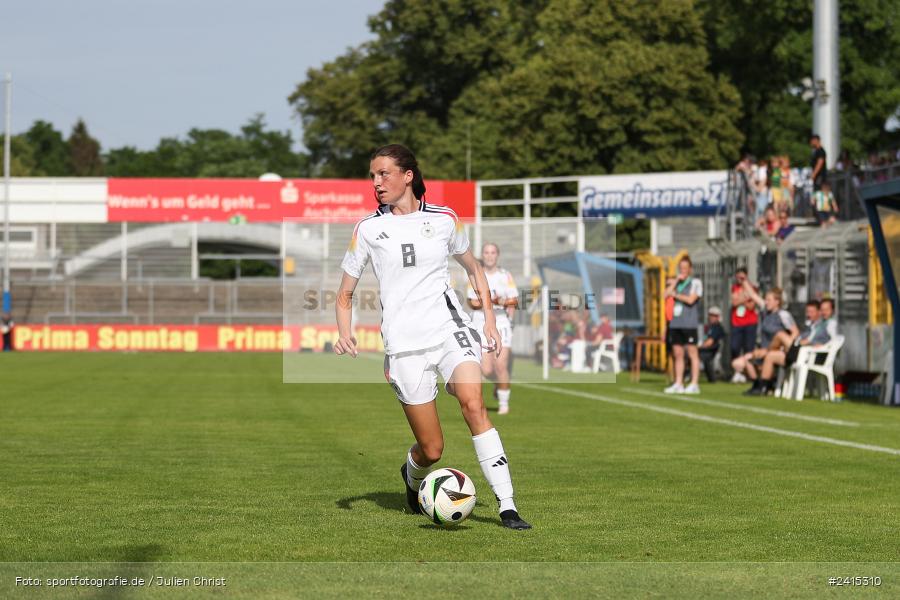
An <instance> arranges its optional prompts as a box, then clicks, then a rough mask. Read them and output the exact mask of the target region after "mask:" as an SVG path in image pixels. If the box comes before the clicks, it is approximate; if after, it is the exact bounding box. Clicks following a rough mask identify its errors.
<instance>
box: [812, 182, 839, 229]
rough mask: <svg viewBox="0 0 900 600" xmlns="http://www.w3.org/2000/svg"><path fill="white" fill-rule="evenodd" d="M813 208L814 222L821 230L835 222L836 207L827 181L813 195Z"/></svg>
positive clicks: (835, 201)
mask: <svg viewBox="0 0 900 600" xmlns="http://www.w3.org/2000/svg"><path fill="white" fill-rule="evenodd" d="M813 208H814V210H815V211H816V221H818V222H819V226H820V227H822V228H825V227H828V226H829V225H831V224H832V223H834V222H835V221H837V213H838V205H837V200H835V199H834V194H832V193H831V184H830V183H828V182H827V181H826V182H824V183H823V184H822V187H821V189H819V190H816V192H815V193H814V194H813Z"/></svg>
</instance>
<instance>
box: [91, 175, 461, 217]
mask: <svg viewBox="0 0 900 600" xmlns="http://www.w3.org/2000/svg"><path fill="white" fill-rule="evenodd" d="M106 185H107V195H106V210H107V220H108V221H110V222H121V221H143V222H156V223H159V222H171V221H190V222H194V221H229V220H235V219H237V220H241V221H255V222H277V221H281V220H283V219H291V220H300V221H302V220H304V219H308V220H309V221H311V222H331V223H353V222H356V221H358V220H359V219H361V218H363V217H364V216H366V215H367V214H369V213H371V212H372V211H373V210H375V207H376V206H377V202H376V201H375V198H374V193H373V188H372V182H370V181H368V180H365V179H285V180H283V181H258V180H255V179H118V178H110V179H108V180H107V184H106ZM425 185H426V187H427V188H428V192H427V193H426V195H425V198H426V200H427V201H428V202H432V203H434V204H441V205H444V206H449V207H450V208H452V209H453V210H454V211H456V214H457V215H459V216H460V218H462V219H473V218H474V217H475V183H474V182H471V181H426V182H425Z"/></svg>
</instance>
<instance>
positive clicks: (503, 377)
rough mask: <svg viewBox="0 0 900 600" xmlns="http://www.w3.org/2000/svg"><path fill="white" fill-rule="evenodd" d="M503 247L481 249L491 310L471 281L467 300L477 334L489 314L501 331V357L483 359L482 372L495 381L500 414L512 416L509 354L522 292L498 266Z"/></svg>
mask: <svg viewBox="0 0 900 600" xmlns="http://www.w3.org/2000/svg"><path fill="white" fill-rule="evenodd" d="M499 258H500V248H498V247H497V244H492V243H490V242H488V243H487V244H485V245H484V246H482V248H481V262H482V264H483V265H484V277H485V279H486V280H487V283H488V287H489V288H490V290H489V292H490V293H489V296H490V297H491V309H490V310H483V307H484V306H485V305H484V304H482V303H481V298H480V297H479V294H478V292H476V291H475V288H474V287H472V283H471V282H469V286H468V290H467V291H466V297H467V299H468V301H469V306H470V307H471V308H472V309H474V310H473V312H472V324H473V326H474V327H475V331H480V330H481V329H482V328H483V327H484V324H485V316H484V315H485V313H486V312H493V313H494V321H495V323H496V324H497V331H498V332H499V333H500V342H501V344H500V352H499V354H498V355H497V356H494V355H493V354H492V353H490V352H488V353H487V354H485V355H484V356H483V357H482V359H481V373H482V375H484V376H485V377H487V378H489V379H493V380H494V386H495V387H494V395H495V396H496V397H497V402H498V404H499V407H498V409H497V414H498V415H505V414H507V413H509V394H510V390H509V353H510V352H511V351H512V315H513V311H515V309H516V308H515V307H516V304H517V303H518V297H519V290H518V289H516V284H515V282H514V281H513V278H512V275H511V274H510V272H509V271H507V270H506V269H501V268H500V267H499V265H498V264H497V263H498V261H499Z"/></svg>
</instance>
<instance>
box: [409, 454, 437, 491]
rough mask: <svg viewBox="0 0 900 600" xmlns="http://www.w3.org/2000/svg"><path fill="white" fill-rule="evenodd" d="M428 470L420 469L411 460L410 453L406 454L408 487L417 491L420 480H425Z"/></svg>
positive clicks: (426, 468) (425, 468) (428, 468)
mask: <svg viewBox="0 0 900 600" xmlns="http://www.w3.org/2000/svg"><path fill="white" fill-rule="evenodd" d="M410 450H412V448H410ZM430 470H431V467H420V466H419V465H417V464H416V461H414V460H413V457H412V452H411V451H410V452H407V453H406V484H407V485H408V486H409V487H411V488H412V489H414V490H416V491H418V489H419V486H420V485H422V480H423V479H425V476H426V475H428V471H430Z"/></svg>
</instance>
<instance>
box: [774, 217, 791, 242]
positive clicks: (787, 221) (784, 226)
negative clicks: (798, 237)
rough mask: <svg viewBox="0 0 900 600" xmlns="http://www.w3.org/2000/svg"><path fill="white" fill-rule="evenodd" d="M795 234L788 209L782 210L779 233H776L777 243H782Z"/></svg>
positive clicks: (779, 219)
mask: <svg viewBox="0 0 900 600" xmlns="http://www.w3.org/2000/svg"><path fill="white" fill-rule="evenodd" d="M793 232H794V226H793V225H791V215H790V213H789V212H788V211H787V210H786V209H782V210H781V214H780V215H779V218H778V231H777V232H776V233H775V241H776V242H778V243H781V242H783V241H784V240H785V238H787V236H789V235H791V233H793Z"/></svg>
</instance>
